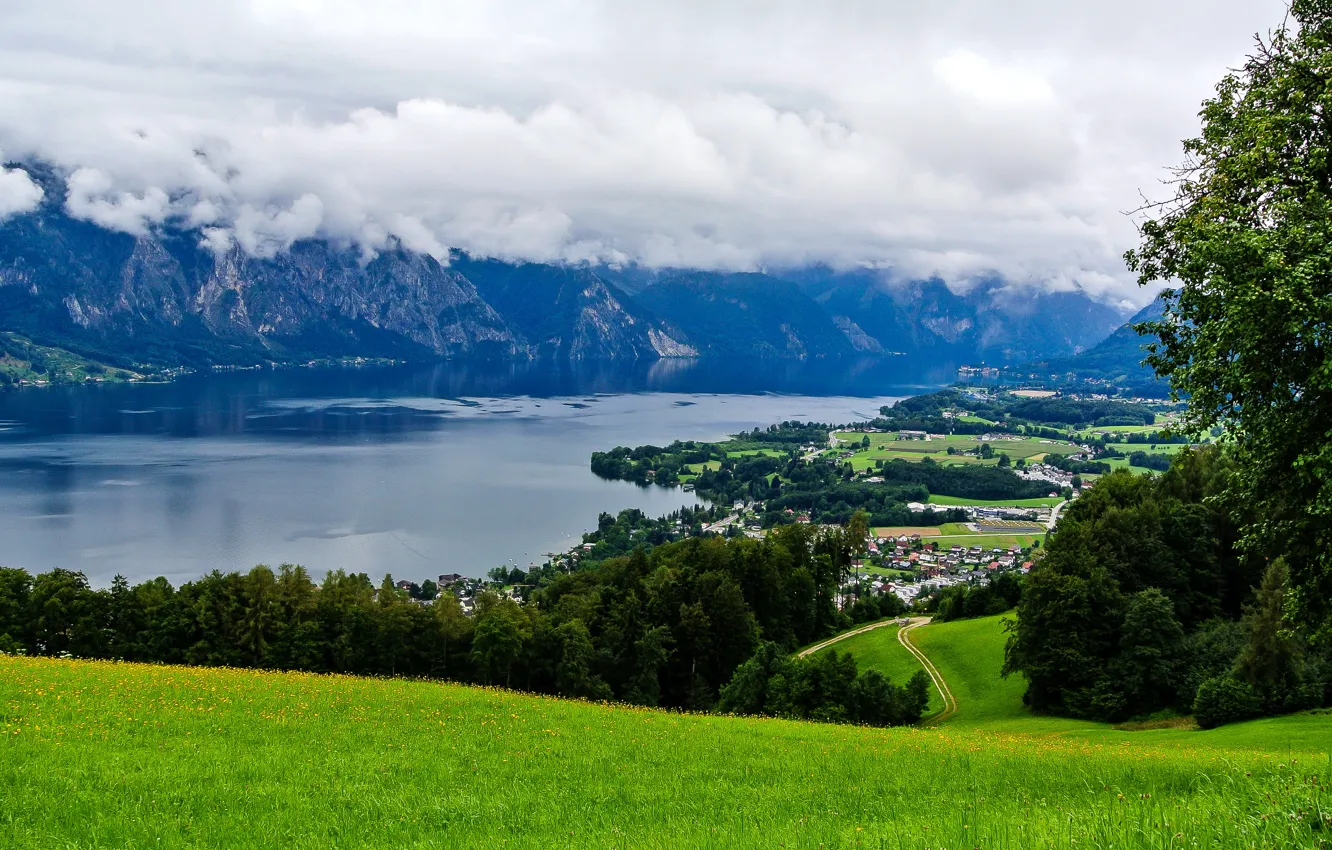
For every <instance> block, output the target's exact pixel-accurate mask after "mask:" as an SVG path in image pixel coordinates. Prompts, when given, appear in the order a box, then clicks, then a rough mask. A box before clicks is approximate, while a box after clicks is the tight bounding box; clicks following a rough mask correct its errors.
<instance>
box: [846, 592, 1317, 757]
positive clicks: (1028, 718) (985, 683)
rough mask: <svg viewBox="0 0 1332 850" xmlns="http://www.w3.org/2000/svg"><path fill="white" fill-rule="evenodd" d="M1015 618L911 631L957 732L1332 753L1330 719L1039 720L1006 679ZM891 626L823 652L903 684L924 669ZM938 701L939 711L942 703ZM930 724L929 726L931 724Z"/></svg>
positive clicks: (943, 723) (946, 724)
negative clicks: (1202, 725)
mask: <svg viewBox="0 0 1332 850" xmlns="http://www.w3.org/2000/svg"><path fill="white" fill-rule="evenodd" d="M1013 616H1014V615H1013V614H1012V613H1008V614H1000V615H997V616H993V617H977V618H975V619H969V620H954V621H951V622H947V623H930V624H928V625H925V626H921V627H919V628H916V629H913V630H912V631H911V632H910V639H911V641H912V643H913V644H914V645H915V646H916V647H917V648H918V649H920V650H921V651H922V652H924V653H925V654H926V656H927V657H928V658H929V659H930V661H931V663H933V664H934V665H935V667H936V669H937V670H938V672H939V674H940V675H941V676H942V677H943V679H944V681H945V682H946V683H947V685H948V688H949V691H950V692H951V693H952V695H953V697H954V698H955V699H956V700H957V711H956V713H954V714H953V715H951V716H950V717H948V718H946V719H943V720H940V721H938V727H939V728H942V729H947V730H950V731H957V732H961V731H963V730H971V731H975V732H977V733H978V734H979V733H983V734H987V735H988V734H1003V735H1013V734H1016V735H1023V736H1030V737H1033V738H1040V739H1046V738H1059V739H1063V740H1069V741H1084V742H1087V743H1097V744H1120V745H1130V746H1132V747H1134V748H1135V749H1136V748H1138V747H1152V746H1181V747H1188V748H1195V749H1200V750H1219V751H1229V750H1247V749H1270V750H1273V751H1285V750H1290V751H1293V752H1299V751H1308V752H1325V751H1327V750H1328V749H1330V748H1332V720H1330V719H1329V716H1328V715H1326V714H1320V713H1315V712H1306V713H1302V714H1295V715H1287V716H1284V717H1275V718H1266V719H1261V720H1252V721H1248V722H1246V723H1235V724H1230V725H1227V726H1223V727H1220V728H1218V729H1210V730H1207V731H1199V730H1197V729H1195V728H1193V727H1192V726H1191V725H1190V724H1187V723H1168V724H1165V725H1163V727H1162V728H1155V729H1136V730H1132V731H1130V730H1128V729H1121V728H1116V727H1114V726H1111V725H1110V724H1108V723H1095V722H1092V721H1087V720H1073V719H1070V718H1065V717H1048V716H1040V715H1035V714H1032V713H1031V711H1030V710H1029V709H1028V708H1027V707H1026V706H1024V705H1023V704H1022V693H1023V691H1024V690H1025V689H1026V682H1025V680H1023V678H1022V677H1021V676H1020V675H1014V676H1009V677H1007V678H1004V677H1003V676H1002V675H1001V674H1000V671H1001V670H1002V669H1003V663H1004V643H1005V641H1006V640H1007V638H1008V635H1007V633H1006V632H1005V628H1004V623H1005V621H1006V620H1011V619H1012V618H1013ZM897 632H898V629H897V628H896V627H895V626H887V627H884V628H879V629H875V630H873V631H869V632H864V633H862V634H858V635H854V636H852V637H848V638H846V639H844V640H841V641H838V642H837V643H834V644H832V645H830V646H829V647H828V648H827V649H824V650H823V651H825V652H826V651H828V649H835V650H837V651H838V652H848V651H849V652H852V653H853V654H855V656H856V660H857V662H858V663H859V664H860V666H862V667H864V668H872V669H877V670H879V671H880V672H882V673H884V674H885V675H888V676H890V677H893V678H895V679H900V678H905V677H907V676H910V675H911V674H912V673H914V672H915V669H916V668H915V667H913V666H912V665H913V664H915V663H916V662H915V661H914V659H912V658H911V657H910V656H909V655H907V654H906V653H905V652H904V650H903V648H902V646H901V644H900V643H899V641H898V638H897ZM937 697H938V694H937V693H936V694H935V701H933V702H931V706H932V710H933V709H937V708H938V707H939V706H940V703H939V702H938V701H937ZM928 722H929V721H928V720H927V723H928Z"/></svg>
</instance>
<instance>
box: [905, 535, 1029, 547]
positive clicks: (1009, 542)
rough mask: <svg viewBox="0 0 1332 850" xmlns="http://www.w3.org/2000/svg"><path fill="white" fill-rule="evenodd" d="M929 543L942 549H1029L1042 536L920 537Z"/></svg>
mask: <svg viewBox="0 0 1332 850" xmlns="http://www.w3.org/2000/svg"><path fill="white" fill-rule="evenodd" d="M921 539H922V540H924V541H926V542H929V543H938V544H939V545H940V546H942V547H949V546H966V547H968V548H970V547H972V546H980V547H981V548H983V549H994V548H996V547H997V548H999V549H1007V548H1008V547H1009V546H1021V547H1022V548H1023V549H1028V548H1031V545H1032V544H1033V543H1034V542H1036V541H1037V540H1040V541H1044V540H1045V535H1044V534H945V535H941V536H939V537H922V538H921Z"/></svg>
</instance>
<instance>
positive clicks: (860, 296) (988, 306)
mask: <svg viewBox="0 0 1332 850" xmlns="http://www.w3.org/2000/svg"><path fill="white" fill-rule="evenodd" d="M789 276H790V277H791V279H793V280H794V281H795V282H797V283H798V284H799V285H800V286H801V288H802V289H803V290H804V291H805V292H806V293H808V294H809V295H810V297H811V298H812V299H813V300H814V301H815V302H817V303H818V304H819V305H821V306H822V307H823V309H824V310H825V311H827V312H828V313H829V314H830V315H831V316H832V317H833V319H834V321H836V322H838V323H839V325H841V326H843V327H845V328H848V329H851V328H854V330H851V331H849V332H848V336H854V335H857V334H859V333H863V334H864V335H866V336H867V337H869V338H872V339H874V340H875V341H877V342H878V343H879V344H880V345H882V346H883V347H884V348H886V349H888V350H893V351H905V352H910V353H915V354H921V355H925V356H935V357H941V358H949V359H962V360H991V361H999V362H1009V363H1012V362H1020V361H1023V360H1030V359H1033V358H1035V357H1049V356H1059V355H1066V354H1073V353H1076V352H1078V351H1080V350H1082V349H1083V348H1085V347H1087V346H1090V345H1094V344H1095V343H1096V342H1099V341H1100V340H1101V339H1103V338H1105V336H1106V334H1108V333H1110V332H1111V331H1112V330H1113V329H1114V328H1115V327H1116V326H1117V325H1118V324H1119V323H1120V322H1122V321H1123V318H1124V317H1123V314H1122V313H1120V312H1119V311H1117V310H1115V309H1114V308H1112V307H1109V306H1107V305H1105V304H1101V303H1100V302H1097V301H1093V300H1092V299H1090V298H1088V297H1087V296H1086V295H1083V294H1082V293H1081V292H1039V291H1035V290H1031V289H1019V288H1013V287H1008V286H1004V285H1003V284H1002V283H1001V282H989V283H983V284H979V285H976V286H973V287H972V288H970V289H969V290H967V291H966V292H963V293H956V292H953V291H952V290H951V289H949V288H948V287H947V286H946V285H944V283H943V282H942V281H938V280H926V281H912V282H906V283H886V282H885V281H884V280H883V279H882V277H881V276H880V275H879V273H877V272H875V271H873V270H860V271H853V272H837V271H834V270H831V269H827V268H813V269H807V270H802V271H798V272H794V273H789Z"/></svg>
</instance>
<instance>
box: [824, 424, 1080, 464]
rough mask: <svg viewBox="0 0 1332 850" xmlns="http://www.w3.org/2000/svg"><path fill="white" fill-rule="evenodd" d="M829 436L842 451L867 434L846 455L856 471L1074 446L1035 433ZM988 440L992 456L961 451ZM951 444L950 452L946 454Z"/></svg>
mask: <svg viewBox="0 0 1332 850" xmlns="http://www.w3.org/2000/svg"><path fill="white" fill-rule="evenodd" d="M833 436H834V437H837V438H838V440H839V441H840V442H841V446H840V448H841V449H842V450H843V451H845V450H846V449H849V448H851V447H853V446H855V447H857V448H859V445H860V442H861V441H862V440H863V438H864V437H865V436H868V437H869V438H870V446H869V448H868V449H865V450H864V451H856V452H855V453H854V454H853V455H852V456H851V457H850V459H849V462H850V464H851V467H852V468H853V469H855V470H856V471H860V470H862V469H869V468H872V467H873V466H874V463H875V461H879V460H882V461H889V460H909V461H919V460H921V459H922V458H926V457H928V458H930V459H932V460H934V461H935V462H936V463H942V464H955V465H956V464H980V465H983V466H993V465H996V464H998V463H999V455H1000V454H1006V455H1008V458H1009V460H1011V461H1017V460H1019V459H1026V460H1031V461H1039V460H1040V459H1041V458H1043V457H1044V456H1045V455H1046V454H1047V453H1049V452H1058V453H1060V454H1072V453H1073V452H1075V451H1077V450H1078V447H1077V446H1076V445H1074V444H1073V443H1070V442H1067V441H1063V440H1047V439H1043V438H1038V437H1016V436H1015V437H1013V438H1012V439H1006V440H980V439H978V438H977V437H975V436H972V435H949V436H947V437H945V438H943V439H941V440H928V441H927V440H899V439H897V433H896V432H889V433H877V434H869V435H866V434H862V433H859V432H854V431H835V432H833ZM985 444H988V445H989V446H990V447H991V448H992V449H993V450H994V457H992V458H980V457H975V456H970V455H964V454H962V452H965V451H971V450H979V448H980V446H982V445H985ZM950 447H951V448H952V449H953V450H954V452H955V453H954V454H951V455H950V454H948V449H949V448H950Z"/></svg>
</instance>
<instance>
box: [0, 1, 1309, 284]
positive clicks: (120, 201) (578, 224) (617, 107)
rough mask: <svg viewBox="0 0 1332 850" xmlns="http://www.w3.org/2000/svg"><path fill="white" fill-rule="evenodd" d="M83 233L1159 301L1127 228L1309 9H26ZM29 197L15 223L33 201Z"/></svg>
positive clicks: (1, 118)
mask: <svg viewBox="0 0 1332 850" xmlns="http://www.w3.org/2000/svg"><path fill="white" fill-rule="evenodd" d="M6 6H7V8H6V25H5V27H4V29H3V30H2V31H0V144H3V145H5V147H6V149H7V150H9V151H10V152H11V153H17V152H22V153H24V154H27V155H38V156H42V157H45V158H47V159H50V160H52V161H54V162H55V163H57V164H59V165H60V166H62V167H63V168H65V169H67V171H68V172H69V173H71V174H72V175H73V176H72V177H71V179H70V185H69V197H68V200H67V206H68V208H69V209H70V211H71V212H73V213H75V214H77V215H81V216H84V217H86V218H90V219H92V220H94V221H98V222H99V223H102V224H105V225H107V226H111V227H118V228H120V229H123V230H127V231H130V232H143V230H144V229H145V228H147V227H151V226H153V225H154V224H156V223H160V222H162V221H165V220H167V219H171V220H173V221H179V222H181V223H183V224H186V225H189V226H195V227H201V228H203V227H206V228H208V230H207V233H206V239H207V244H208V245H209V246H210V247H211V248H213V249H214V250H223V249H224V248H225V246H229V245H231V244H233V243H234V244H238V245H240V246H241V247H243V248H244V249H245V250H247V251H250V252H251V253H254V254H257V255H265V256H266V255H269V254H271V253H272V252H274V251H279V250H283V249H284V248H285V247H287V246H289V245H290V244H291V242H292V241H293V240H295V239H299V238H302V237H304V236H309V235H312V234H316V233H317V234H321V235H325V236H329V237H333V238H337V239H342V240H349V241H351V242H353V243H355V244H358V245H360V246H361V248H362V250H364V251H366V252H373V251H375V250H378V249H380V248H382V247H383V246H384V245H386V244H388V242H389V240H390V238H396V239H398V240H400V241H401V242H402V243H403V244H404V245H406V246H408V247H409V248H413V249H415V250H423V251H429V252H431V253H433V254H435V255H436V256H443V255H444V254H445V253H446V251H447V249H448V248H450V247H460V248H464V249H467V250H470V251H474V252H477V253H482V254H491V255H498V256H505V257H515V258H517V257H521V258H528V259H553V258H564V259H601V260H606V261H616V262H622V261H625V260H626V259H637V260H641V261H644V262H648V263H652V264H660V265H696V266H720V267H734V268H752V267H757V266H760V265H768V266H775V265H781V264H787V263H801V262H810V261H826V262H832V263H835V264H841V265H856V264H873V265H876V266H879V267H883V268H886V269H889V270H891V271H892V273H894V274H896V275H899V276H915V277H918V276H928V275H932V274H937V275H940V276H942V277H944V278H945V279H948V280H950V281H952V282H957V283H963V284H964V283H965V282H966V281H968V280H970V279H974V278H976V277H981V276H990V275H994V274H999V275H1003V276H1005V277H1007V278H1009V279H1011V280H1015V281H1019V282H1032V283H1040V284H1043V285H1048V286H1051V287H1053V288H1067V287H1070V286H1077V287H1081V288H1083V289H1086V290H1087V291H1089V292H1093V293H1096V294H1098V295H1100V296H1102V297H1105V298H1107V299H1112V300H1113V299H1117V298H1128V299H1130V300H1142V298H1143V294H1141V293H1138V292H1137V291H1136V290H1135V289H1134V288H1133V286H1132V283H1131V280H1130V279H1129V276H1128V275H1127V274H1126V272H1125V271H1124V269H1123V266H1122V261H1121V260H1120V255H1121V254H1122V252H1123V251H1124V250H1125V249H1126V248H1128V247H1130V246H1131V245H1132V243H1133V241H1134V239H1135V233H1134V228H1133V224H1132V222H1131V221H1130V220H1129V219H1128V218H1127V217H1126V216H1125V215H1123V211H1124V210H1128V209H1132V208H1135V207H1136V206H1138V197H1139V195H1138V193H1139V191H1144V192H1147V193H1148V194H1159V192H1160V187H1159V185H1158V180H1159V178H1160V176H1161V175H1162V174H1163V172H1162V170H1161V169H1162V167H1163V166H1166V165H1169V164H1172V163H1174V162H1176V161H1177V160H1178V159H1179V157H1180V154H1179V145H1178V140H1179V139H1181V138H1184V137H1186V136H1189V135H1192V134H1193V133H1194V132H1195V131H1196V122H1197V119H1196V113H1197V106H1198V102H1199V101H1200V100H1201V99H1202V98H1203V97H1205V96H1207V95H1208V94H1209V92H1210V90H1211V85H1212V84H1213V83H1214V82H1215V81H1216V80H1217V79H1218V78H1219V77H1220V75H1221V74H1222V73H1223V72H1224V69H1225V68H1226V67H1229V66H1233V65H1235V64H1236V63H1237V62H1238V61H1239V59H1240V58H1241V57H1242V55H1243V53H1244V52H1245V51H1246V50H1247V49H1248V47H1249V46H1250V37H1251V35H1252V34H1253V33H1254V32H1255V31H1257V30H1265V29H1267V28H1269V27H1271V26H1274V25H1276V24H1278V23H1279V22H1280V20H1281V17H1282V12H1283V8H1284V7H1283V5H1282V3H1281V2H1280V0H1259V1H1258V2H1253V0H1220V2H1203V0H1181V2H1177V3H1171V4H1159V3H1156V2H1154V0H1125V2H1121V3H1117V4H1101V5H1098V6H1085V7H1083V6H1079V5H1078V4H1066V3H1054V2H1052V1H1050V2H1047V0H1017V1H1015V2H1013V3H1005V4H992V3H983V2H980V0H940V2H938V3H930V4H917V3H910V4H909V3H905V2H884V0H832V2H828V3H819V4H810V3H805V2H798V1H797V0H765V2H762V3H759V2H757V0H736V2H731V3H723V4H717V3H715V2H708V3H703V2H701V0H698V1H697V2H695V0H675V1H674V2H665V0H642V2H636V3H628V4H627V3H614V2H610V0H568V2H563V3H548V2H537V0H500V1H499V2H488V3H482V2H479V0H443V2H436V3H429V4H423V3H418V2H412V0H384V2H380V3H376V4H372V5H367V4H364V3H359V2H353V0H219V1H218V2H216V3H210V4H206V5H199V4H179V3H175V2H169V0H140V2H137V3H132V4H131V3H115V4H105V3H93V2H91V0H10V2H9V3H7V4H6ZM10 179H11V178H10V177H8V175H7V174H6V175H0V212H3V210H4V207H3V204H4V203H5V201H4V199H5V198H6V197H7V196H8V195H7V192H12V190H9V189H6V182H5V181H8V180H10Z"/></svg>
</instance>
